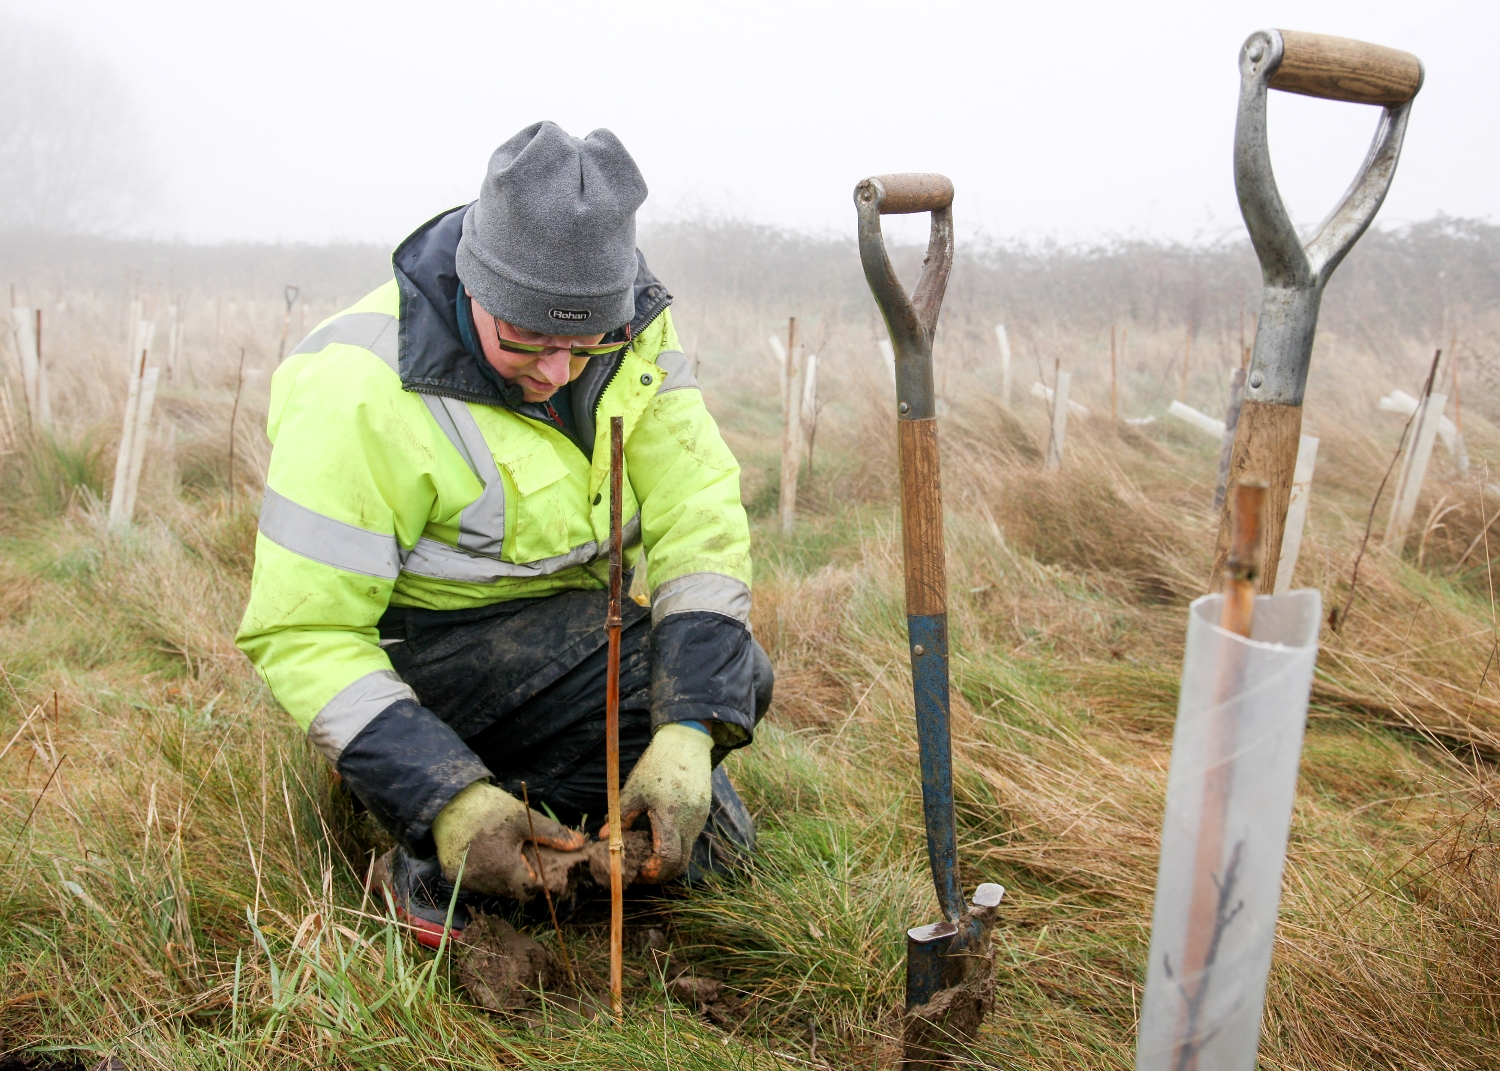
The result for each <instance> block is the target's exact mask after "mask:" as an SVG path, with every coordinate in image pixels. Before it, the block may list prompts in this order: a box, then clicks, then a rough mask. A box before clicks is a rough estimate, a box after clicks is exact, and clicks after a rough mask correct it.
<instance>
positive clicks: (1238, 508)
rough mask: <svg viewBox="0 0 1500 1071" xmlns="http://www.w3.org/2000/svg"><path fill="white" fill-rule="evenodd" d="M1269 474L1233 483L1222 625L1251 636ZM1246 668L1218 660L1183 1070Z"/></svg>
mask: <svg viewBox="0 0 1500 1071" xmlns="http://www.w3.org/2000/svg"><path fill="white" fill-rule="evenodd" d="M1268 486H1269V485H1268V484H1267V483H1266V481H1264V480H1257V479H1242V480H1240V481H1239V483H1238V484H1236V485H1235V488H1234V491H1233V492H1232V497H1231V500H1230V507H1229V508H1230V524H1231V530H1232V537H1231V542H1230V547H1229V557H1228V560H1227V561H1226V562H1225V566H1224V605H1223V608H1222V610H1221V611H1220V614H1219V627H1220V628H1222V629H1224V630H1225V631H1228V632H1232V633H1234V634H1235V635H1237V636H1244V637H1246V638H1249V636H1250V630H1251V627H1252V625H1253V624H1254V620H1255V586H1256V581H1257V580H1258V579H1259V577H1260V564H1261V563H1260V553H1261V526H1262V524H1263V523H1264V517H1265V504H1266V490H1267V487H1268ZM1242 674H1243V669H1242V666H1241V664H1240V660H1239V659H1238V658H1233V657H1231V658H1229V659H1226V661H1225V662H1224V664H1222V665H1220V666H1219V680H1218V685H1217V688H1216V690H1217V692H1218V702H1216V704H1215V707H1216V710H1215V717H1214V719H1213V724H1212V727H1211V728H1210V730H1209V732H1210V743H1209V749H1208V768H1207V769H1206V770H1205V771H1204V775H1203V807H1202V811H1201V814H1202V818H1201V820H1200V823H1199V826H1198V842H1197V845H1196V848H1195V852H1194V860H1193V891H1192V896H1191V898H1190V899H1189V901H1188V932H1187V942H1186V945H1185V947H1184V950H1183V962H1182V965H1181V968H1180V977H1181V978H1182V979H1183V981H1184V983H1189V980H1195V981H1192V982H1191V983H1190V985H1191V988H1190V989H1188V988H1187V986H1185V992H1190V994H1191V995H1190V996H1189V997H1188V1008H1187V1019H1188V1021H1187V1024H1186V1026H1185V1028H1184V1029H1183V1030H1182V1032H1181V1034H1180V1035H1179V1036H1180V1037H1181V1038H1182V1039H1183V1041H1182V1043H1181V1044H1180V1045H1179V1047H1178V1050H1177V1052H1176V1053H1174V1055H1173V1060H1172V1063H1173V1066H1174V1067H1177V1068H1180V1069H1182V1071H1197V1068H1198V1044H1197V1043H1195V1042H1194V1041H1193V1040H1192V1039H1193V1038H1194V1037H1195V1035H1196V1028H1197V1018H1198V1015H1199V1013H1200V1012H1201V1010H1202V1006H1203V998H1204V996H1205V995H1206V990H1207V985H1208V980H1209V968H1210V967H1211V966H1212V962H1213V955H1214V952H1215V951H1216V948H1217V945H1218V938H1219V936H1220V934H1221V933H1222V931H1223V926H1224V923H1225V918H1224V915H1225V912H1224V910H1223V904H1222V902H1221V901H1222V899H1223V897H1222V896H1221V894H1220V893H1221V890H1220V875H1219V863H1220V860H1221V858H1222V856H1223V852H1224V834H1225V822H1226V818H1227V811H1228V807H1229V791H1230V788H1231V787H1232V786H1231V785H1230V759H1231V757H1232V754H1233V751H1234V742H1235V729H1236V726H1235V724H1234V718H1233V713H1234V712H1233V711H1230V710H1227V709H1225V702H1226V701H1227V699H1228V698H1229V697H1230V696H1232V695H1234V694H1236V692H1238V691H1239V690H1240V688H1241V686H1242V682H1241V680H1240V677H1241V676H1242Z"/></svg>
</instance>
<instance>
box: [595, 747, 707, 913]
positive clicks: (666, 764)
mask: <svg viewBox="0 0 1500 1071" xmlns="http://www.w3.org/2000/svg"><path fill="white" fill-rule="evenodd" d="M713 747H714V741H713V737H711V736H710V735H709V734H708V733H706V732H704V731H703V730H702V729H698V728H695V727H693V726H691V725H682V724H678V723H668V724H666V725H663V726H662V727H661V728H660V729H657V730H656V735H655V736H653V737H652V738H651V744H650V746H648V747H647V748H646V753H645V754H644V755H642V756H641V758H640V761H639V762H637V763H636V764H635V769H634V770H632V771H631V772H630V777H629V779H628V780H626V782H625V786H624V788H622V789H621V790H620V816H621V823H622V824H623V825H624V827H625V828H626V829H629V828H630V826H631V823H632V822H633V821H635V819H636V818H638V817H639V816H640V815H641V814H643V813H644V814H646V815H647V816H648V817H649V818H650V819H651V849H652V850H651V855H650V856H649V857H648V858H647V859H646V861H645V863H643V864H642V865H641V869H640V871H639V872H638V873H637V874H636V876H635V880H636V881H642V882H648V883H653V884H654V883H658V882H663V881H671V880H672V879H673V878H675V877H677V876H678V875H680V874H681V873H682V872H683V871H685V870H686V869H687V865H688V859H689V857H690V856H691V855H692V852H693V842H694V841H696V840H697V839H698V834H700V833H702V832H703V826H704V824H705V823H707V821H708V807H709V802H710V800H711V799H712V797H713V787H712V782H711V777H712V774H713V764H712V762H711V761H710V755H711V753H712V751H713ZM608 835H609V827H608V826H605V827H604V829H602V830H600V832H599V837H600V839H601V840H602V839H604V838H606V837H608Z"/></svg>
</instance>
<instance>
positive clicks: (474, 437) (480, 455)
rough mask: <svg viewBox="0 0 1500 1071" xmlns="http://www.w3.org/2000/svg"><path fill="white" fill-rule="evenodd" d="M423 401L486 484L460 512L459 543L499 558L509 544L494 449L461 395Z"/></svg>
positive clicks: (424, 397)
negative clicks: (462, 400) (460, 397)
mask: <svg viewBox="0 0 1500 1071" xmlns="http://www.w3.org/2000/svg"><path fill="white" fill-rule="evenodd" d="M422 400H423V401H424V402H426V403H427V408H428V409H429V410H431V411H432V416H433V419H435V420H436V421H437V424H438V427H439V428H441V429H442V430H443V434H444V435H446V436H447V437H448V441H449V442H450V443H452V444H453V449H455V450H457V451H458V455H459V456H460V457H462V458H463V459H464V461H465V463H466V464H468V466H469V468H470V469H472V470H473V472H474V475H475V476H478V477H479V482H480V483H482V484H484V490H483V491H481V492H479V497H478V498H476V499H475V500H474V501H473V502H470V503H469V504H468V505H467V506H465V507H464V511H463V513H461V514H459V518H458V545H459V546H460V547H462V548H463V549H464V550H466V551H469V552H470V553H472V554H483V555H486V556H488V557H492V558H498V557H500V551H501V548H502V547H504V545H505V482H504V481H503V480H501V479H500V469H499V466H497V465H496V464H495V455H494V454H492V453H491V452H490V446H489V443H487V442H485V441H484V435H483V434H482V433H481V432H480V430H479V424H478V422H476V421H475V419H474V414H473V413H472V412H470V411H469V407H468V406H467V405H466V404H464V403H463V402H461V401H459V400H458V399H457V398H445V397H440V396H438V395H436V394H424V395H422ZM442 545H443V544H441V543H439V544H438V546H442ZM407 571H408V572H411V571H412V570H410V569H408V570H407ZM422 575H424V576H427V575H434V574H426V573H424V574H422ZM445 579H449V580H456V579H458V578H457V577H446V578H445Z"/></svg>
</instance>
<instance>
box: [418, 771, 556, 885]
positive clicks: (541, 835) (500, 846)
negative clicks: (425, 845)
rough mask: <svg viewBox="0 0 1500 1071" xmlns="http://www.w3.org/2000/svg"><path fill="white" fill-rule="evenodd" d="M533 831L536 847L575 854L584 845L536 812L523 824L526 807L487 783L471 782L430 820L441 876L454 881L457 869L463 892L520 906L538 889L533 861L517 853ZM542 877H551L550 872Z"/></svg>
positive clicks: (524, 847) (521, 849)
mask: <svg viewBox="0 0 1500 1071" xmlns="http://www.w3.org/2000/svg"><path fill="white" fill-rule="evenodd" d="M533 827H534V828H535V830H536V840H537V843H539V844H544V845H546V846H547V847H549V848H556V849H558V850H559V851H576V850H578V849H580V848H582V847H583V845H584V837H583V834H581V833H578V832H575V831H574V830H571V829H568V828H567V827H566V826H564V825H562V824H561V823H560V822H556V821H554V820H553V819H551V818H548V817H547V816H546V815H544V814H539V813H537V812H536V811H532V812H531V815H530V822H529V823H528V821H527V813H526V805H525V804H523V803H522V802H521V801H520V800H518V799H516V798H515V797H514V796H512V795H511V794H510V793H509V792H506V791H504V790H503V789H499V788H496V787H495V786H494V785H491V784H489V783H487V782H484V781H476V782H474V783H473V784H472V785H470V786H469V787H468V788H465V789H464V790H463V791H462V792H460V793H459V794H458V795H456V796H454V797H453V798H452V799H451V800H449V801H448V804H447V806H445V807H444V808H443V809H442V810H441V811H440V812H438V816H437V818H436V819H434V820H433V823H432V836H433V840H434V841H436V842H437V849H438V862H440V863H441V864H442V867H443V875H444V876H445V877H446V878H447V879H448V880H449V881H454V880H457V878H458V874H459V867H460V866H462V867H463V885H464V887H465V888H467V889H469V890H471V891H473V892H479V893H485V894H488V895H491V896H508V897H510V898H512V899H514V900H518V901H520V902H522V903H525V902H526V901H528V900H530V899H531V898H532V896H534V895H535V894H536V893H537V892H539V891H540V889H541V885H540V883H539V876H538V875H537V873H536V867H535V865H534V860H531V859H527V858H526V855H525V853H523V849H529V843H530V842H529V836H528V835H529V830H530V829H531V828H533ZM531 854H534V853H531ZM548 876H549V878H550V877H551V876H552V875H551V873H550V871H549V874H548Z"/></svg>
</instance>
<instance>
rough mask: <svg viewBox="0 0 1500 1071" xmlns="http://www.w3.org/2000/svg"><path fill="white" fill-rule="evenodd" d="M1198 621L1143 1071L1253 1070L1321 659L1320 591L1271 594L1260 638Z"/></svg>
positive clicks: (1168, 832)
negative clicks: (1310, 697)
mask: <svg viewBox="0 0 1500 1071" xmlns="http://www.w3.org/2000/svg"><path fill="white" fill-rule="evenodd" d="M1222 602H1223V596H1222V595H1205V596H1204V597H1203V598H1200V599H1198V600H1196V601H1195V602H1194V603H1193V605H1192V607H1191V608H1190V610H1189V616H1188V634H1187V650H1186V652H1185V654H1184V656H1183V669H1182V691H1181V694H1180V696H1179V699H1178V704H1177V728H1176V731H1175V733H1174V734H1173V737H1172V767H1171V771H1170V773H1169V774H1168V777H1167V809H1166V816H1165V818H1164V820H1163V822H1162V836H1161V864H1160V866H1159V868H1158V869H1157V875H1156V906H1155V910H1154V912H1153V915H1152V920H1151V954H1150V960H1149V963H1148V966H1147V970H1146V997H1145V1002H1144V1004H1143V1005H1142V1008H1141V1024H1140V1035H1139V1038H1138V1040H1137V1045H1136V1064H1135V1066H1136V1069H1137V1071H1251V1069H1252V1068H1254V1066H1255V1058H1256V1049H1257V1047H1258V1046H1259V1042H1260V1018H1261V1008H1262V1005H1263V1004H1264V1002H1265V994H1266V976H1267V974H1268V973H1269V971H1270V968H1271V947H1272V944H1273V942H1274V940H1275V936H1276V912H1277V908H1278V906H1279V904H1280V900H1281V871H1282V865H1283V863H1284V862H1285V861H1286V842H1287V833H1288V831H1289V830H1290V828H1291V818H1292V803H1293V799H1294V797H1295V795H1296V790H1297V766H1298V762H1299V760H1300V758H1301V755H1302V730H1303V727H1304V726H1305V725H1306V722H1307V700H1308V695H1309V693H1310V691H1311V689H1312V674H1313V664H1314V662H1315V661H1316V660H1317V654H1318V626H1319V623H1320V621H1321V615H1322V601H1321V599H1320V598H1319V596H1318V593H1317V592H1316V591H1294V592H1291V593H1289V594H1286V595H1274V596H1266V595H1262V596H1260V597H1259V598H1257V599H1256V600H1255V618H1254V625H1253V628H1252V631H1251V636H1250V638H1249V639H1246V638H1244V637H1241V636H1237V635H1235V634H1234V633H1232V632H1228V631H1226V630H1225V629H1222V628H1220V627H1219V625H1218V621H1219V615H1220V610H1221V606H1222Z"/></svg>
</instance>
